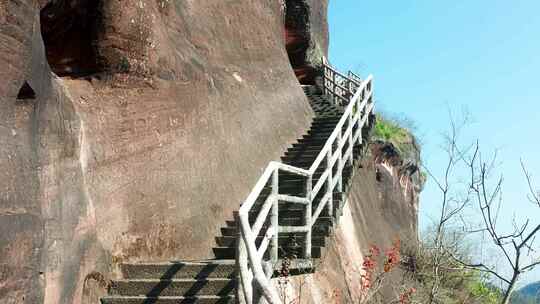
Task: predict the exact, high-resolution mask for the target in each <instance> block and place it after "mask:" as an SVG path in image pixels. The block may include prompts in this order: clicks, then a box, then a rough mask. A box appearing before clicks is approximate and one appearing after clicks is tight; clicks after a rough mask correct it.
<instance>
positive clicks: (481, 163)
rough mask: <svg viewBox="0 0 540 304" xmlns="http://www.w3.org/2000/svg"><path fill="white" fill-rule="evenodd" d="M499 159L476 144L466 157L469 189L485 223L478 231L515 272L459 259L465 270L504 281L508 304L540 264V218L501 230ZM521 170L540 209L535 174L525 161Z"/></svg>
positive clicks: (534, 201)
mask: <svg viewBox="0 0 540 304" xmlns="http://www.w3.org/2000/svg"><path fill="white" fill-rule="evenodd" d="M495 159H496V157H493V158H492V159H490V160H489V161H485V160H484V159H482V155H481V153H480V148H479V144H478V143H476V145H475V148H474V151H473V152H472V153H471V156H470V157H468V158H467V157H466V156H465V155H463V157H462V160H463V161H464V162H465V163H466V165H467V167H468V169H469V177H470V181H469V188H470V191H471V193H472V197H473V200H474V201H475V203H476V207H477V208H478V210H479V212H480V215H481V220H482V223H481V228H480V229H477V230H476V231H475V232H486V233H487V235H488V236H489V238H490V239H491V241H492V242H493V244H494V245H495V247H496V248H497V249H498V251H499V252H500V253H501V254H502V256H503V257H504V261H505V263H506V264H507V265H508V266H510V269H511V272H510V274H509V275H505V274H504V273H503V272H501V271H498V270H497V269H496V268H494V267H492V266H489V265H487V264H485V263H467V262H465V261H463V260H462V259H459V258H457V260H458V261H459V262H460V263H461V264H462V265H463V266H464V267H467V268H471V269H476V270H479V271H482V272H485V273H487V274H489V275H491V276H493V277H495V278H497V279H499V280H501V281H502V282H504V283H505V284H506V285H507V286H506V288H505V290H504V292H503V300H502V304H507V303H508V302H509V300H510V296H511V294H512V292H513V291H514V289H515V287H516V283H517V282H518V280H519V279H520V276H521V275H522V274H523V273H525V272H527V271H530V270H532V269H533V268H534V267H536V266H538V265H540V255H538V252H537V249H535V247H534V242H535V237H536V236H537V235H540V233H539V232H540V220H538V218H536V219H533V220H532V221H531V220H530V219H527V220H525V221H524V222H523V223H522V224H517V223H516V221H515V219H514V225H513V226H514V227H513V231H510V232H504V231H501V230H502V229H499V227H498V225H497V223H498V219H499V214H500V210H501V205H502V203H503V198H502V185H503V177H502V176H500V177H498V178H497V179H496V180H495V183H494V184H491V183H490V179H491V178H492V170H493V168H494V164H495ZM521 168H522V170H523V173H524V175H525V179H526V181H527V185H528V190H529V194H528V199H529V201H530V202H531V203H533V204H535V205H537V206H538V207H539V208H540V195H539V193H538V191H537V190H536V189H535V188H534V186H533V183H532V179H531V175H530V173H529V172H528V171H527V168H526V166H525V165H524V163H523V161H522V162H521Z"/></svg>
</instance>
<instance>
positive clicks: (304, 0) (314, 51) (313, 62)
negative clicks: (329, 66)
mask: <svg viewBox="0 0 540 304" xmlns="http://www.w3.org/2000/svg"><path fill="white" fill-rule="evenodd" d="M327 9H328V2H327V1H318V0H287V1H286V6H285V11H286V13H285V36H286V43H287V52H288V53H289V58H290V61H291V65H292V67H293V69H294V72H295V74H296V76H297V78H298V80H299V81H300V83H302V84H315V77H317V75H318V71H319V70H320V69H319V68H320V67H321V64H322V62H321V59H322V57H323V56H326V54H327V53H328V22H327V18H326V12H327Z"/></svg>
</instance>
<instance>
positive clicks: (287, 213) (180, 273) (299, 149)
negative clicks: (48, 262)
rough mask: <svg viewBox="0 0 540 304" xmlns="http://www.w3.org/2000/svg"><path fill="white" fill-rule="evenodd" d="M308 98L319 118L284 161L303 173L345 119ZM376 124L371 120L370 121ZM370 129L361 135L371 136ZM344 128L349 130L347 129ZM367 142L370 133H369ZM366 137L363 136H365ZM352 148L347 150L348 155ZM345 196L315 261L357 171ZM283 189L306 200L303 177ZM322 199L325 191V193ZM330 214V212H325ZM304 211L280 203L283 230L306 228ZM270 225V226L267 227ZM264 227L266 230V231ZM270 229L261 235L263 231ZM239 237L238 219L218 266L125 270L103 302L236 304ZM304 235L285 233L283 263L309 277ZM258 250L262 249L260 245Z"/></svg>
mask: <svg viewBox="0 0 540 304" xmlns="http://www.w3.org/2000/svg"><path fill="white" fill-rule="evenodd" d="M303 89H304V92H305V94H306V96H307V97H308V99H309V101H310V105H311V107H312V109H313V110H314V112H315V118H314V119H313V122H312V124H311V127H310V129H309V130H308V131H307V133H306V134H305V135H304V136H303V137H302V138H300V139H298V141H297V142H296V143H294V144H293V145H292V146H291V147H290V148H289V149H288V150H287V151H286V152H285V153H284V155H283V156H282V158H281V159H282V162H283V163H285V164H288V165H291V166H295V167H298V168H304V169H307V168H309V167H310V166H311V164H312V163H313V161H314V160H315V158H316V157H317V155H318V154H319V152H320V151H321V149H322V148H323V146H324V144H325V142H326V140H327V139H328V138H329V136H330V135H331V133H332V131H333V130H334V129H335V127H336V124H337V123H338V121H339V119H340V118H341V115H342V111H341V110H340V109H338V107H336V106H334V105H332V104H331V103H330V102H329V101H328V100H326V98H324V97H323V96H322V95H321V93H320V91H319V90H318V89H317V88H316V87H315V86H303ZM370 121H372V119H370ZM370 127H371V124H370V123H368V124H367V126H366V127H365V128H364V129H365V130H362V132H363V133H364V132H368V131H369V129H370ZM344 128H345V127H344ZM366 136H367V133H366ZM363 137H364V136H363ZM348 148H349V147H348V146H347V145H345V146H344V147H343V150H346V149H348ZM353 149H354V150H355V153H353V155H355V162H353V166H354V165H355V164H356V160H357V159H358V158H359V157H360V154H361V153H359V152H360V151H361V149H362V147H361V146H356V147H353ZM325 170H326V168H325V167H324V166H321V168H319V169H318V170H317V171H316V172H315V174H314V175H313V183H314V184H316V183H317V181H318V179H319V177H320V176H321V175H322V173H323V172H324V171H325ZM343 172H344V174H343V188H342V190H343V192H334V193H333V199H334V205H333V206H334V212H333V216H330V215H329V212H328V210H324V211H322V213H321V215H320V216H319V218H318V219H317V221H316V222H315V224H314V225H313V229H312V252H311V258H312V259H319V258H321V257H322V256H323V251H324V247H325V245H326V238H327V237H328V236H330V234H331V232H332V229H333V227H334V226H335V224H336V222H337V220H338V219H339V216H340V215H341V208H342V206H343V204H344V200H345V195H344V194H345V193H346V192H347V190H348V189H349V187H350V181H351V176H352V173H353V172H354V170H353V167H351V166H346V167H344V169H343ZM279 189H280V193H282V194H289V195H294V196H305V193H304V192H305V180H302V179H301V178H299V177H298V175H292V174H289V173H286V172H283V173H281V172H280V176H279ZM321 193H323V191H321ZM270 194H271V191H270V187H269V186H267V187H265V189H263V192H262V195H261V196H260V198H259V200H258V201H257V202H256V204H255V207H254V208H253V210H252V212H250V221H251V222H252V223H253V222H254V221H255V217H256V215H257V214H258V212H259V210H260V207H261V206H262V203H263V202H264V200H265V199H266V197H268V195H270ZM322 196H323V195H322V194H321V195H320V196H319V197H315V199H314V203H313V209H315V206H317V205H318V201H319V200H321V199H322ZM325 209H326V208H325ZM304 212H305V211H304V209H302V206H299V205H298V204H293V203H287V202H280V203H279V224H280V225H283V226H302V225H304V224H305V223H304ZM264 225H265V226H268V225H270V222H269V221H268V222H267V223H265V224H264ZM263 227H264V226H263ZM264 230H265V229H264V228H263V229H261V231H264ZM238 235H239V223H238V213H237V212H235V214H234V215H233V219H232V220H229V221H226V224H225V226H224V227H222V228H221V235H220V236H218V237H216V245H217V246H216V247H214V248H213V252H214V255H215V259H214V260H206V261H194V262H187V261H185V262H184V261H179V262H168V263H137V264H123V265H121V270H122V274H123V279H121V280H116V281H113V282H111V284H110V287H109V295H108V296H107V297H104V298H102V299H101V302H102V303H103V304H150V303H155V304H172V303H175V304H176V303H200V304H210V303H236V300H235V289H236V288H237V285H238V279H237V273H236V270H235V269H236V264H235V257H236V250H237V249H236V248H237V239H238ZM304 238H305V233H295V232H293V233H280V235H279V239H278V244H279V249H278V253H279V258H280V259H283V258H287V259H288V260H290V261H291V262H292V264H291V269H290V271H291V273H292V274H294V273H299V272H301V273H305V272H309V271H314V267H313V265H315V264H316V263H313V262H312V259H309V260H307V259H304V258H305V257H304V250H303V244H304V243H305V242H304ZM262 239H263V233H262V232H261V233H260V235H259V236H258V237H257V243H260V242H261V241H262ZM257 245H258V244H257ZM280 264H281V263H277V265H275V268H274V270H275V275H277V274H278V271H279V268H280Z"/></svg>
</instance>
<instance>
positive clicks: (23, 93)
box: [17, 81, 36, 101]
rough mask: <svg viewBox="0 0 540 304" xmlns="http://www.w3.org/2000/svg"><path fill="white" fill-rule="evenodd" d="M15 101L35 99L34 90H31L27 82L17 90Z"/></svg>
mask: <svg viewBox="0 0 540 304" xmlns="http://www.w3.org/2000/svg"><path fill="white" fill-rule="evenodd" d="M17 99H18V100H20V101H26V100H32V99H36V92H35V91H34V89H32V87H31V86H30V85H29V84H28V82H26V81H25V82H24V84H23V85H22V87H21V88H20V89H19V93H18V94H17Z"/></svg>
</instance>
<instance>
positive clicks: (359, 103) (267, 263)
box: [237, 59, 373, 304]
mask: <svg viewBox="0 0 540 304" xmlns="http://www.w3.org/2000/svg"><path fill="white" fill-rule="evenodd" d="M323 69H324V79H323V92H324V94H325V95H327V96H328V97H329V99H330V100H331V101H332V102H333V103H334V104H335V105H336V106H338V107H342V108H344V110H343V114H342V116H341V118H340V119H339V121H338V123H337V125H336V126H335V128H334V130H333V131H332V133H331V135H330V137H329V138H328V139H327V140H326V142H325V144H324V146H323V148H322V149H321V151H320V152H319V154H318V155H317V157H316V159H315V161H314V162H313V164H312V165H311V166H310V168H309V170H305V169H302V168H297V167H294V166H290V165H286V164H283V163H280V162H274V161H273V162H270V163H269V164H268V166H267V167H266V169H265V170H264V172H263V174H262V175H261V176H260V178H259V179H258V181H257V183H256V184H255V187H253V189H252V190H251V192H250V194H249V195H248V197H247V199H246V200H245V201H244V203H243V204H242V206H241V207H240V210H239V212H238V214H239V221H240V227H239V229H240V238H239V239H238V241H239V242H238V252H237V263H238V265H239V268H240V273H239V275H240V286H239V292H238V296H239V300H240V303H247V304H254V303H259V302H260V301H261V300H262V299H263V298H264V299H265V300H266V301H267V303H270V304H281V300H280V298H279V296H278V293H277V291H276V290H275V288H273V287H272V285H271V283H270V279H271V277H272V275H273V272H274V265H275V264H277V262H278V239H279V234H280V233H288V232H298V233H305V234H306V237H305V241H304V242H305V243H304V250H305V251H304V257H305V258H306V259H310V258H311V231H312V226H313V225H314V224H315V222H316V221H317V219H318V218H319V215H320V214H321V213H322V211H323V210H324V208H328V213H329V214H330V216H331V217H332V216H333V214H332V212H333V193H334V189H335V188H336V189H337V190H336V191H337V192H342V190H343V189H342V187H343V185H342V183H343V169H344V167H345V162H347V163H348V164H349V165H352V162H353V159H354V155H353V153H354V152H353V146H355V145H356V144H361V143H362V140H363V138H362V128H363V126H364V125H365V123H366V122H367V120H368V119H369V116H370V115H371V112H372V111H373V99H372V95H373V94H372V89H373V86H372V81H373V77H372V76H371V75H370V76H369V77H368V78H366V79H365V80H363V81H362V80H361V79H360V77H358V76H357V75H355V74H354V73H352V72H349V74H348V75H349V77H348V76H345V75H343V74H341V73H339V72H338V71H336V70H335V69H334V68H332V67H331V66H330V65H329V64H327V62H326V60H325V59H323ZM343 129H345V130H343ZM345 147H347V148H346V151H345V152H343V150H344V149H345ZM323 160H326V162H325V163H324V165H325V167H324V168H322V167H321V165H322V164H323ZM336 166H337V168H336V170H335V171H336V172H335V173H334V167H336ZM323 169H324V172H322V174H321V176H320V177H319V179H318V180H317V182H316V183H315V185H314V184H313V182H314V175H315V172H317V171H318V170H323ZM280 171H283V172H288V173H290V174H293V175H298V176H301V177H302V178H306V189H305V194H306V197H297V196H291V195H286V194H280V193H279V172H280ZM323 188H324V189H325V191H326V193H324V195H323V197H322V199H321V200H320V201H319V202H318V205H317V206H316V208H315V211H314V210H313V206H312V205H313V203H314V201H315V198H316V197H317V195H318V194H319V192H320V191H321V190H322V189H323ZM265 189H267V190H270V192H269V193H268V192H265V194H268V196H267V197H266V198H265V197H264V196H262V195H261V194H262V192H263V190H265ZM263 198H264V201H261V199H263ZM279 201H285V202H290V203H295V204H301V205H302V206H304V208H305V211H306V212H305V220H304V222H305V225H304V226H279V223H278V216H279V204H278V203H279ZM256 203H260V204H261V205H260V206H261V208H260V210H259V211H258V212H257V214H256V217H255V221H254V223H253V225H252V224H250V212H252V210H253V207H254V206H255V204H256ZM253 211H254V210H253ZM268 220H270V223H269V225H268V223H267V222H268ZM265 224H266V232H264V236H263V237H262V241H261V242H260V244H259V246H257V243H256V239H257V237H258V236H259V234H260V232H261V230H262V229H263V228H265ZM267 253H268V255H267Z"/></svg>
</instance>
